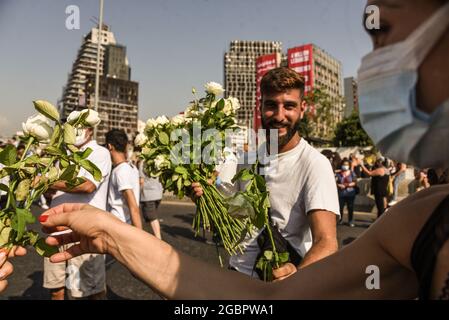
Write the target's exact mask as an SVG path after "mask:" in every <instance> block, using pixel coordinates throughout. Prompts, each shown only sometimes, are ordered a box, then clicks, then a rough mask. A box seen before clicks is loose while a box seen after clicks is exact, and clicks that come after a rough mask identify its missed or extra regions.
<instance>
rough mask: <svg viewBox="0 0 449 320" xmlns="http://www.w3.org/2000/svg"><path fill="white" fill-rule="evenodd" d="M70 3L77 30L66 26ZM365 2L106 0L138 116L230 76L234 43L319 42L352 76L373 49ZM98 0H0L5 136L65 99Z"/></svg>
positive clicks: (0, 99) (175, 107)
mask: <svg viewBox="0 0 449 320" xmlns="http://www.w3.org/2000/svg"><path fill="white" fill-rule="evenodd" d="M68 5H77V6H78V7H79V9H80V16H81V28H80V30H67V29H66V27H65V21H66V18H67V16H68V15H67V14H66V13H65V9H66V7H67V6H68ZM364 5H365V0H338V1H336V0H271V1H268V0H221V1H218V0H147V1H143V0H140V1H139V0H127V1H125V0H105V11H104V22H105V23H106V24H109V25H110V27H111V29H112V31H113V32H114V34H115V37H116V40H117V42H118V43H120V44H123V45H126V47H127V54H128V59H129V62H130V65H131V68H132V80H134V81H138V82H139V118H140V119H142V120H146V119H147V118H148V117H152V116H157V115H161V114H166V115H167V116H172V115H174V114H177V113H178V112H179V111H182V110H183V109H184V108H185V107H186V106H187V103H188V101H189V100H190V98H191V93H190V92H191V88H192V86H194V87H196V88H197V90H202V87H203V84H204V83H206V82H208V81H217V82H220V83H223V54H224V52H225V51H227V50H228V48H229V43H230V41H232V40H268V41H281V42H282V44H283V51H284V52H286V50H287V48H290V47H294V46H297V45H300V44H304V43H308V42H313V43H315V44H317V45H318V46H320V47H322V48H323V49H325V50H326V51H327V52H329V53H330V54H332V55H333V56H334V57H336V58H337V59H339V60H340V61H341V62H342V64H343V75H344V76H345V77H346V76H355V75H356V71H357V68H358V66H359V63H360V58H361V57H362V56H363V55H365V54H366V53H367V52H368V51H369V50H370V48H371V44H370V41H369V39H368V36H367V35H366V34H365V33H364V31H363V30H362V18H361V17H362V12H363V8H364ZM98 8H99V1H94V0H70V1H68V0H0V136H2V135H10V134H12V133H14V132H15V131H17V130H20V124H21V122H22V121H24V120H25V119H26V118H27V117H28V116H29V115H31V114H33V113H34V108H33V105H32V100H37V99H45V100H48V101H50V102H52V103H55V104H56V102H57V100H58V98H60V97H61V94H62V87H63V86H64V85H65V83H66V81H67V76H68V73H69V72H70V71H71V68H72V63H73V61H74V59H75V57H76V54H77V50H78V48H79V46H80V44H81V41H82V37H83V35H85V34H87V33H88V32H89V30H90V29H91V28H92V27H93V26H94V23H93V22H91V21H90V20H91V17H93V16H98Z"/></svg>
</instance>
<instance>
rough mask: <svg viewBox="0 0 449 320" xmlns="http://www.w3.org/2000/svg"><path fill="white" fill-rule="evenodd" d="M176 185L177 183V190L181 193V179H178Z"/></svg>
mask: <svg viewBox="0 0 449 320" xmlns="http://www.w3.org/2000/svg"><path fill="white" fill-rule="evenodd" d="M176 183H177V187H178V190H180V191H181V190H182V186H183V181H182V178H181V177H180V178H178V181H177V182H176Z"/></svg>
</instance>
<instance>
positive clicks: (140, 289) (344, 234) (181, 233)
mask: <svg viewBox="0 0 449 320" xmlns="http://www.w3.org/2000/svg"><path fill="white" fill-rule="evenodd" d="M33 212H34V213H35V214H39V213H40V212H42V210H41V209H40V208H38V207H34V208H33ZM194 212H195V207H194V206H193V204H190V203H187V202H176V201H167V202H165V203H164V202H163V203H162V205H161V207H160V218H161V219H162V220H163V221H162V222H161V228H162V237H163V239H164V240H165V241H167V242H168V243H170V244H171V245H173V246H174V247H175V248H176V249H178V250H180V251H182V252H184V253H186V254H188V255H190V256H193V257H196V258H198V259H201V260H203V261H205V262H207V263H210V264H213V265H217V266H219V262H218V258H217V249H216V247H215V246H214V245H210V244H207V243H206V240H208V239H210V235H209V234H206V238H207V239H205V238H203V237H201V236H198V237H196V238H195V237H194V234H193V232H192V229H191V222H192V218H193V214H194ZM356 218H358V226H357V227H355V228H349V227H347V226H339V227H338V240H339V243H340V247H341V246H344V245H346V244H348V243H349V242H351V241H352V240H354V239H355V238H356V237H357V236H358V235H360V233H362V232H363V231H364V230H365V229H366V228H367V226H368V225H369V223H370V222H371V221H372V218H373V217H372V215H370V214H361V213H360V214H356ZM38 228H39V226H38V224H35V225H34V229H35V230H37V229H38ZM145 228H146V229H147V230H148V226H146V227H145ZM148 250H151V248H148ZM219 251H220V253H221V255H222V257H223V260H224V261H225V262H226V260H227V256H226V254H225V252H224V250H223V249H222V248H220V249H219ZM14 266H15V273H14V274H13V275H12V276H11V278H10V285H9V288H8V289H7V290H6V291H5V292H4V293H3V294H2V295H1V296H0V300H4V299H14V300H20V299H33V300H35V299H49V297H50V296H49V292H48V290H46V289H44V288H42V274H43V262H42V258H41V257H39V256H38V255H37V254H36V253H35V252H34V251H33V250H32V249H30V250H29V254H27V255H26V256H25V257H22V258H16V259H14ZM107 286H108V299H151V300H159V299H160V297H159V296H158V295H157V294H156V293H154V292H153V291H152V290H151V289H150V288H148V287H147V286H146V285H144V284H143V283H142V282H140V281H139V280H137V279H136V278H134V277H133V276H132V275H131V274H130V273H129V272H128V271H127V269H126V268H124V267H123V266H122V265H121V264H120V263H118V262H116V261H115V260H113V259H110V258H108V259H107Z"/></svg>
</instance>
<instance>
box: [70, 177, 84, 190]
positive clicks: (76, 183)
mask: <svg viewBox="0 0 449 320" xmlns="http://www.w3.org/2000/svg"><path fill="white" fill-rule="evenodd" d="M85 181H86V179H85V178H83V177H77V178H76V179H75V180H70V181H66V183H65V184H66V186H67V188H69V189H73V188H75V187H78V186H79V185H81V184H83V183H84V182H85Z"/></svg>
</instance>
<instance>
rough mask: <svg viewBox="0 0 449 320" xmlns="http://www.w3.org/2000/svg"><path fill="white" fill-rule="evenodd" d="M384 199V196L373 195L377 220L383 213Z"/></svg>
mask: <svg viewBox="0 0 449 320" xmlns="http://www.w3.org/2000/svg"><path fill="white" fill-rule="evenodd" d="M384 198H385V197H384V196H380V195H377V194H375V195H374V201H375V202H376V208H377V217H378V218H379V217H380V216H381V215H382V214H383V213H384V212H385V203H384Z"/></svg>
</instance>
